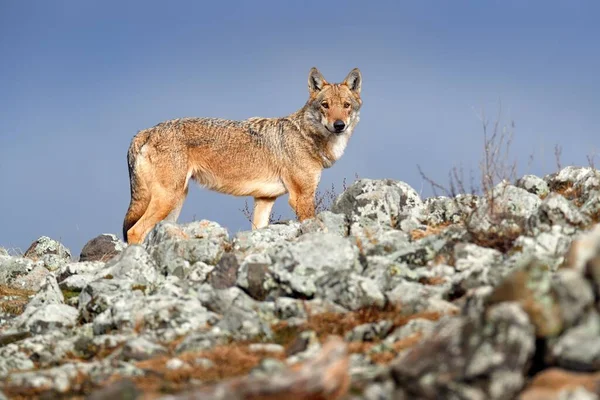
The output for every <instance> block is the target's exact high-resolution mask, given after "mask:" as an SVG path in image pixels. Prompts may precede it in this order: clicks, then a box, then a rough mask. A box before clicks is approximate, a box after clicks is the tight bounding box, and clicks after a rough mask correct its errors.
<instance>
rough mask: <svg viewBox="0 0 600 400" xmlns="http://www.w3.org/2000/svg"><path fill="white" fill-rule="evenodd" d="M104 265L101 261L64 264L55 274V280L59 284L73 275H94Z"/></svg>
mask: <svg viewBox="0 0 600 400" xmlns="http://www.w3.org/2000/svg"><path fill="white" fill-rule="evenodd" d="M105 266H106V263H104V262H101V261H84V262H71V263H68V264H65V265H64V266H63V267H62V268H61V269H60V270H58V271H57V273H56V279H57V281H58V283H61V282H62V281H64V280H65V279H67V278H68V277H70V276H74V275H92V276H93V275H94V274H96V273H97V272H99V271H100V270H101V269H103V268H104V267H105Z"/></svg>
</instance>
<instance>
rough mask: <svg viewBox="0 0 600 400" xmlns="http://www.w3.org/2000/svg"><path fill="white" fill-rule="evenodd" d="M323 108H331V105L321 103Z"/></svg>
mask: <svg viewBox="0 0 600 400" xmlns="http://www.w3.org/2000/svg"><path fill="white" fill-rule="evenodd" d="M321 107H323V108H329V103H327V102H326V101H324V102H322V103H321Z"/></svg>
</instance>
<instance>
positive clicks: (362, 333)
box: [345, 320, 393, 342]
mask: <svg viewBox="0 0 600 400" xmlns="http://www.w3.org/2000/svg"><path fill="white" fill-rule="evenodd" d="M392 328H393V323H392V321H388V320H383V321H379V322H373V323H370V324H362V325H358V326H356V327H354V328H353V329H352V330H351V331H350V332H348V333H347V334H346V337H345V339H346V341H349V342H372V341H374V340H377V339H383V338H385V337H386V336H387V334H388V333H390V331H391V330H392Z"/></svg>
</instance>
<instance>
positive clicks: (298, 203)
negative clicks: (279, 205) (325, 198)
mask: <svg viewBox="0 0 600 400" xmlns="http://www.w3.org/2000/svg"><path fill="white" fill-rule="evenodd" d="M294 172H295V173H294V176H290V177H289V178H288V179H284V181H283V183H284V185H285V186H286V189H287V190H288V192H289V194H290V199H289V204H290V207H292V209H293V210H294V212H295V213H296V216H297V217H298V219H299V220H300V221H304V220H305V219H309V218H314V217H315V194H316V192H317V186H318V185H319V179H320V178H321V171H320V170H318V169H316V168H315V169H314V170H312V171H311V170H308V171H307V170H303V171H301V170H295V171H294Z"/></svg>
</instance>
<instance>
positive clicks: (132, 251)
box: [96, 245, 163, 288]
mask: <svg viewBox="0 0 600 400" xmlns="http://www.w3.org/2000/svg"><path fill="white" fill-rule="evenodd" d="M96 277H97V278H98V279H102V278H108V279H123V280H128V281H130V282H131V284H132V285H135V286H145V287H147V288H152V287H155V286H156V285H157V284H158V283H159V282H161V281H162V279H163V277H162V276H161V275H160V274H159V272H158V267H157V266H156V264H155V263H154V262H153V261H152V258H151V257H150V255H149V254H148V253H147V252H146V251H145V250H144V248H143V247H142V246H139V245H131V246H128V247H127V248H125V250H123V252H122V253H121V254H120V255H119V256H118V257H115V258H113V259H112V260H111V261H110V262H108V263H107V264H106V266H105V267H104V268H103V269H102V270H101V271H99V272H98V273H97V274H96Z"/></svg>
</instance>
